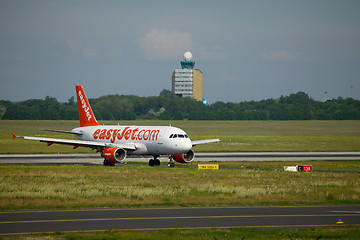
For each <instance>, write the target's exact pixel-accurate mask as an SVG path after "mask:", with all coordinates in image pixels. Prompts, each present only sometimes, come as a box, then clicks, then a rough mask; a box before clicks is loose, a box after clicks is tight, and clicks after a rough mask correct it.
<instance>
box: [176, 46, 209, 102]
mask: <svg viewBox="0 0 360 240" xmlns="http://www.w3.org/2000/svg"><path fill="white" fill-rule="evenodd" d="M180 64H181V69H175V71H174V72H173V73H172V92H173V93H174V94H175V95H177V96H180V97H191V98H194V99H196V100H198V101H202V98H203V97H204V74H203V73H202V72H201V71H200V69H195V61H192V54H191V52H186V53H185V54H184V61H181V62H180Z"/></svg>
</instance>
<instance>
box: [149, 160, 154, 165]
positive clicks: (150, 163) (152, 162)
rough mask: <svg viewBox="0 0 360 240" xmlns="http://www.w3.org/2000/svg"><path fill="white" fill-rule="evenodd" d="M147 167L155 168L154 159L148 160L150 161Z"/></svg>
mask: <svg viewBox="0 0 360 240" xmlns="http://www.w3.org/2000/svg"><path fill="white" fill-rule="evenodd" d="M149 166H150V167H153V166H155V160H154V159H150V161H149Z"/></svg>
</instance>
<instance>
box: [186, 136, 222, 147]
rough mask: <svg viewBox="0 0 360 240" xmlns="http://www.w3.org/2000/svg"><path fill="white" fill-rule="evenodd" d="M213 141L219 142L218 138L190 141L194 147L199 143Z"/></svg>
mask: <svg viewBox="0 0 360 240" xmlns="http://www.w3.org/2000/svg"><path fill="white" fill-rule="evenodd" d="M213 142H220V139H218V138H214V139H204V140H196V141H191V144H192V146H193V147H194V146H196V145H199V144H205V143H213Z"/></svg>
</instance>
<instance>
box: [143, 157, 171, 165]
mask: <svg viewBox="0 0 360 240" xmlns="http://www.w3.org/2000/svg"><path fill="white" fill-rule="evenodd" d="M158 157H159V156H154V159H150V161H149V166H151V167H154V166H160V160H159V159H157V158H158ZM168 167H175V163H174V161H173V159H172V157H171V156H169V163H168Z"/></svg>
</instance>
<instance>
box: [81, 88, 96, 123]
mask: <svg viewBox="0 0 360 240" xmlns="http://www.w3.org/2000/svg"><path fill="white" fill-rule="evenodd" d="M75 88H76V97H77V103H78V112H79V120H80V127H88V126H98V125H100V124H99V123H98V122H97V121H96V118H95V115H94V113H93V111H92V109H91V107H90V104H89V101H88V100H87V98H86V95H85V93H84V89H83V87H82V86H80V85H78V86H75Z"/></svg>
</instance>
